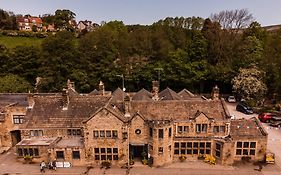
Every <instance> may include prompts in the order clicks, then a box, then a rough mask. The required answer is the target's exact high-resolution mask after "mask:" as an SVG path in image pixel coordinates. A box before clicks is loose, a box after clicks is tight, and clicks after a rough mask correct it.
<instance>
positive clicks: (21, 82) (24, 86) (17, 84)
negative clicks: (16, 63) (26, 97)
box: [0, 74, 33, 93]
mask: <svg viewBox="0 0 281 175" xmlns="http://www.w3.org/2000/svg"><path fill="white" fill-rule="evenodd" d="M32 90H33V88H32V86H31V85H30V84H29V83H28V82H27V81H26V80H25V79H24V78H22V77H20V76H17V75H13V74H9V75H5V76H3V77H0V92H1V93H15V92H28V91H32Z"/></svg>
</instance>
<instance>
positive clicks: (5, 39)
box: [0, 35, 43, 48]
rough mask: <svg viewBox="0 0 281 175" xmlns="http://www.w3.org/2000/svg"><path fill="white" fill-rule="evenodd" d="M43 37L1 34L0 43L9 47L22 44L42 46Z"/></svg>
mask: <svg viewBox="0 0 281 175" xmlns="http://www.w3.org/2000/svg"><path fill="white" fill-rule="evenodd" d="M42 41H43V39H42V38H36V37H15V36H1V35H0V45H4V46H6V47H7V48H14V47H16V46H20V45H26V46H38V47H39V46H40V45H41V42H42Z"/></svg>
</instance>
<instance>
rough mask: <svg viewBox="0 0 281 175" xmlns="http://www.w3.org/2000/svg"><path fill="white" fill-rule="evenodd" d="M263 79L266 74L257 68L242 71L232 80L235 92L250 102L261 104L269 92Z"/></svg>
mask: <svg viewBox="0 0 281 175" xmlns="http://www.w3.org/2000/svg"><path fill="white" fill-rule="evenodd" d="M263 78H264V72H263V71H260V70H258V69H257V68H256V67H252V68H247V69H240V70H239V74H238V75H237V76H236V77H234V79H233V80H232V84H233V90H234V91H235V92H236V93H237V94H238V95H240V96H241V97H242V98H243V99H245V100H246V101H248V102H254V103H256V102H261V100H262V98H263V97H264V95H265V94H266V91H267V87H266V85H265V84H264V82H263Z"/></svg>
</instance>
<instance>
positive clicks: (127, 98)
mask: <svg viewBox="0 0 281 175" xmlns="http://www.w3.org/2000/svg"><path fill="white" fill-rule="evenodd" d="M124 103H125V117H131V114H130V110H131V103H130V96H129V94H126V96H125V98H124Z"/></svg>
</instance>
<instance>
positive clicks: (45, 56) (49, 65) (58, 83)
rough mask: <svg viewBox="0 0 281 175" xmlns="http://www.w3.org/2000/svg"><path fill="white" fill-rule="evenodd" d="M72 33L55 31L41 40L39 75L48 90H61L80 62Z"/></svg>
mask: <svg viewBox="0 0 281 175" xmlns="http://www.w3.org/2000/svg"><path fill="white" fill-rule="evenodd" d="M74 39H75V38H74V35H73V33H71V32H69V31H60V32H57V34H56V35H55V36H49V37H48V38H45V40H44V41H43V42H42V50H43V52H42V57H41V59H40V64H41V68H40V70H39V71H40V74H41V75H39V76H40V77H42V78H44V80H45V84H46V85H47V86H48V87H44V88H42V89H49V90H50V91H59V90H61V89H62V88H63V87H64V85H65V82H66V80H67V79H68V78H69V76H70V74H71V73H72V72H73V70H75V69H76V68H77V67H79V66H80V65H81V64H83V63H81V62H80V59H79V57H78V56H77V48H76V46H75V41H74Z"/></svg>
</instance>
